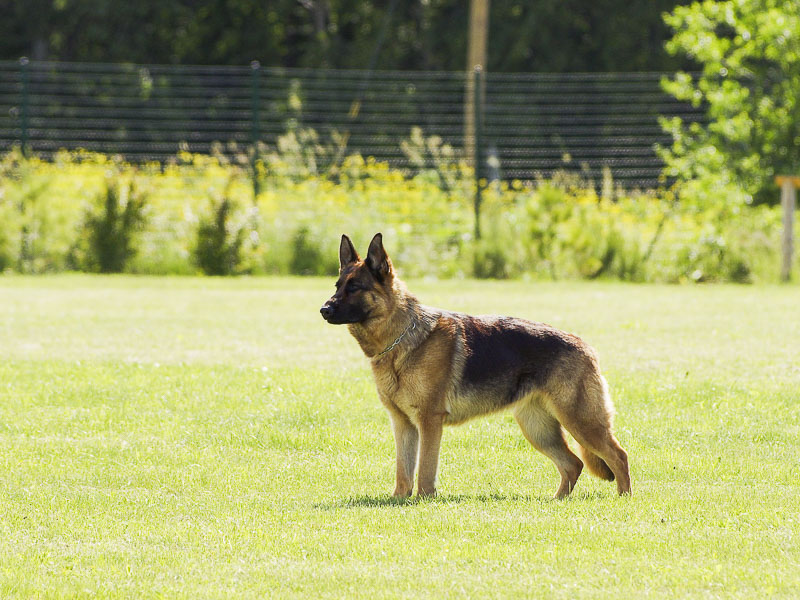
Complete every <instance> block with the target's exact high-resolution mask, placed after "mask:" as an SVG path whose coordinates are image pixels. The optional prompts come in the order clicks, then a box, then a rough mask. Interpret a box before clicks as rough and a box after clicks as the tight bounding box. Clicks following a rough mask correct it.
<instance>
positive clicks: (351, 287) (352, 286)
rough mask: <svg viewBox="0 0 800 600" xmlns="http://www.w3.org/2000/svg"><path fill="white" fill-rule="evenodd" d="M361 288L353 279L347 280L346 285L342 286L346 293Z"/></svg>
mask: <svg viewBox="0 0 800 600" xmlns="http://www.w3.org/2000/svg"><path fill="white" fill-rule="evenodd" d="M362 289H364V288H363V287H361V285H359V284H358V283H355V282H354V281H348V282H347V286H346V287H345V288H344V291H346V292H347V293H348V294H352V293H354V292H357V291H358V290H362Z"/></svg>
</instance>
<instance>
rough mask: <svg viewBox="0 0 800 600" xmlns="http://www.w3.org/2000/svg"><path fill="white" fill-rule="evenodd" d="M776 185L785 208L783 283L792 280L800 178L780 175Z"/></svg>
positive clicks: (782, 205) (776, 179)
mask: <svg viewBox="0 0 800 600" xmlns="http://www.w3.org/2000/svg"><path fill="white" fill-rule="evenodd" d="M775 183H777V184H778V185H779V186H780V187H781V207H782V208H783V244H782V248H783V264H782V266H781V281H789V280H790V279H791V278H792V254H793V252H794V205H795V203H796V199H795V190H796V189H797V188H799V187H800V177H793V176H791V175H779V176H778V177H776V178H775Z"/></svg>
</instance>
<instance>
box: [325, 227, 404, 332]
mask: <svg viewBox="0 0 800 600" xmlns="http://www.w3.org/2000/svg"><path fill="white" fill-rule="evenodd" d="M393 283H394V268H393V267H392V261H391V260H390V259H389V256H388V255H387V254H386V250H384V249H383V236H382V235H381V234H380V233H376V234H375V237H373V238H372V241H371V242H370V244H369V250H368V251H367V257H366V258H365V259H364V260H362V259H361V258H360V257H359V256H358V252H356V249H355V248H354V247H353V242H351V241H350V238H349V237H347V236H346V235H343V236H342V242H341V244H340V245H339V279H337V280H336V293H335V294H334V295H333V296H331V298H330V300H328V301H327V302H326V303H325V304H323V305H322V308H321V309H320V310H319V312H320V313H321V314H322V318H324V319H325V320H326V321H327V322H328V323H333V324H335V325H341V324H344V323H364V322H366V321H369V320H371V319H376V318H381V317H383V316H385V315H387V314H388V313H389V312H390V311H391V308H392V305H393V300H394V291H393Z"/></svg>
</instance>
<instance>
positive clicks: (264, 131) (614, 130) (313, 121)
mask: <svg viewBox="0 0 800 600" xmlns="http://www.w3.org/2000/svg"><path fill="white" fill-rule="evenodd" d="M664 75H665V74H662V73H636V74H621V73H600V74H495V73H489V74H486V75H485V76H484V81H483V85H485V96H484V97H483V98H482V100H481V102H480V110H481V111H482V123H483V135H482V136H480V143H481V145H482V147H481V148H480V153H479V156H481V157H483V159H487V158H488V157H494V158H496V161H493V162H492V164H493V165H494V166H493V167H492V169H491V171H490V172H492V173H497V174H499V176H500V177H503V178H518V179H534V178H537V177H550V176H552V174H553V173H554V172H556V171H567V172H577V173H580V174H581V175H583V176H586V177H589V178H594V179H596V180H598V179H599V178H600V177H602V172H603V170H604V169H610V172H611V173H612V175H613V177H614V179H615V181H616V182H617V183H619V184H620V185H623V186H625V187H644V188H649V187H655V186H656V185H657V184H658V179H659V175H660V173H661V168H662V164H661V161H660V160H659V158H658V157H657V155H656V153H655V151H654V146H655V144H656V143H661V144H669V143H670V141H671V140H670V138H669V136H668V135H665V134H664V133H663V132H662V131H661V128H660V127H659V125H658V117H659V116H660V115H664V116H673V115H678V116H681V117H682V118H683V119H684V120H687V121H701V120H703V115H702V113H701V111H700V110H699V109H696V108H693V107H691V106H690V105H687V104H685V103H682V102H678V101H676V100H675V99H674V98H671V97H670V96H668V95H666V94H664V93H663V92H662V91H661V89H660V86H659V81H660V79H661V78H662V77H663V76H664ZM465 82H466V80H465V74H464V73H460V72H382V71H376V72H368V71H352V70H351V71H335V70H322V69H320V70H306V69H277V68H261V67H259V66H258V65H253V66H249V67H248V66H244V67H186V66H163V65H129V64H87V63H53V62H27V61H24V60H23V61H19V62H16V61H0V151H7V150H8V149H10V148H11V147H12V146H14V145H23V146H24V147H26V148H27V149H28V150H30V151H32V152H34V153H37V154H40V155H45V156H48V155H50V154H52V153H54V152H56V151H57V150H59V149H62V148H66V149H78V148H83V149H86V150H92V151H97V152H104V153H114V154H122V155H123V156H125V157H126V158H127V159H128V160H130V161H133V162H140V161H148V160H157V161H164V160H167V159H169V158H170V157H173V156H175V154H176V153H177V152H178V151H179V150H188V151H190V152H200V153H208V152H210V151H211V150H212V145H215V144H216V145H217V146H218V148H221V150H222V151H223V152H229V153H234V152H247V151H249V150H250V149H251V148H252V146H253V143H254V141H256V140H258V141H260V142H262V143H264V144H266V145H267V147H271V148H275V146H276V144H277V141H278V138H279V136H281V135H283V134H284V133H286V132H287V131H288V130H291V129H297V128H313V129H314V130H315V131H316V132H317V133H318V135H319V139H320V140H321V143H322V144H326V143H327V144H329V145H331V146H337V145H338V146H339V150H344V152H343V153H342V152H338V153H331V158H332V157H333V155H334V154H336V156H337V157H338V158H340V157H341V156H342V154H352V153H359V154H361V155H363V156H372V157H375V158H376V159H378V160H381V161H387V162H389V163H390V164H391V165H393V166H396V167H400V168H409V169H412V168H415V167H417V168H418V166H419V165H418V164H415V162H414V161H413V160H411V159H410V158H409V156H407V155H406V153H405V152H404V150H403V149H402V147H401V141H402V140H407V139H408V138H409V136H410V135H411V131H412V128H414V127H419V128H421V130H422V133H423V135H424V136H438V137H439V138H441V141H442V143H446V144H449V145H451V146H452V147H453V148H454V149H455V150H456V151H458V152H463V151H464V148H465V146H466V145H467V144H468V143H469V141H470V139H474V138H472V137H471V134H470V132H467V133H466V134H465V131H464V121H465V119H464V111H465V104H464V102H465V90H464V88H465ZM343 145H346V147H342V146H343ZM425 160H427V161H431V160H432V159H431V158H430V157H429V156H428V157H427V158H425ZM487 172H488V171H487Z"/></svg>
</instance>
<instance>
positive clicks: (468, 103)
mask: <svg viewBox="0 0 800 600" xmlns="http://www.w3.org/2000/svg"><path fill="white" fill-rule="evenodd" d="M488 39H489V0H470V3H469V35H468V37H467V68H466V76H465V78H464V92H465V94H464V96H465V98H464V157H465V158H466V159H467V164H468V165H472V166H473V167H475V139H474V137H473V136H474V134H475V94H485V90H484V89H483V88H484V87H485V79H481V89H479V90H476V89H475V69H476V68H480V69H483V72H484V73H486V71H487V68H486V57H487V44H488ZM481 100H483V97H481V99H480V100H479V101H481Z"/></svg>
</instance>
